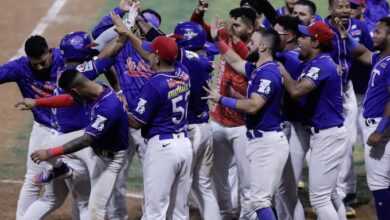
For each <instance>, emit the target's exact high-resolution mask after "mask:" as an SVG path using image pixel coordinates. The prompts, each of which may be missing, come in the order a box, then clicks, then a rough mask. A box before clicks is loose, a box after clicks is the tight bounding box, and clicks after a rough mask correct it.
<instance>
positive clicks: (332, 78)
mask: <svg viewBox="0 0 390 220" xmlns="http://www.w3.org/2000/svg"><path fill="white" fill-rule="evenodd" d="M302 77H304V78H306V79H308V80H310V82H311V83H312V84H313V86H314V87H315V89H314V90H313V91H312V92H311V93H310V94H308V95H307V96H306V101H305V114H306V116H307V119H308V123H309V125H310V126H312V127H315V128H317V129H325V128H330V127H334V126H339V125H342V124H343V123H344V118H343V115H342V114H343V98H342V82H341V76H340V75H339V73H338V72H337V66H336V64H335V63H334V61H333V60H332V58H331V57H330V56H329V55H328V54H320V55H318V56H317V57H316V58H314V59H312V60H311V61H309V62H308V63H307V65H306V67H305V69H304V70H303V72H302Z"/></svg>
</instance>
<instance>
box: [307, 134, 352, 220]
mask: <svg viewBox="0 0 390 220" xmlns="http://www.w3.org/2000/svg"><path fill="white" fill-rule="evenodd" d="M347 144H348V131H347V129H346V128H345V127H340V128H337V127H334V128H329V129H325V130H321V131H320V132H319V133H314V134H312V136H311V140H310V147H311V153H310V160H309V197H310V203H311V205H312V206H313V207H314V208H315V210H316V213H317V216H318V219H319V220H325V219H345V218H346V217H345V208H343V204H342V202H338V201H336V200H339V201H341V200H340V199H339V198H337V194H335V196H332V193H333V192H334V190H336V184H337V178H338V175H339V171H340V166H341V162H342V159H343V155H344V153H345V150H346V147H347ZM333 204H337V205H340V207H336V208H335V207H334V205H333ZM336 210H337V211H336Z"/></svg>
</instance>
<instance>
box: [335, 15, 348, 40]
mask: <svg viewBox="0 0 390 220" xmlns="http://www.w3.org/2000/svg"><path fill="white" fill-rule="evenodd" d="M333 21H334V23H335V26H336V28H337V29H338V30H339V32H340V35H341V38H342V39H347V38H348V31H347V30H346V29H345V27H344V25H343V24H342V23H341V21H340V19H339V18H334V19H333Z"/></svg>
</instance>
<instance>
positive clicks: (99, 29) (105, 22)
mask: <svg viewBox="0 0 390 220" xmlns="http://www.w3.org/2000/svg"><path fill="white" fill-rule="evenodd" d="M112 11H113V12H114V13H115V14H117V15H119V16H120V17H123V16H124V15H125V13H123V12H122V10H121V9H120V8H119V7H116V8H114V9H113V10H112ZM113 25H114V22H113V21H112V19H111V17H110V14H107V15H106V16H104V17H103V18H102V20H100V21H99V23H98V24H97V25H96V26H95V27H94V28H93V29H92V37H93V39H96V38H97V37H99V35H100V34H101V33H103V32H104V31H105V30H107V29H108V28H110V27H112V26H113Z"/></svg>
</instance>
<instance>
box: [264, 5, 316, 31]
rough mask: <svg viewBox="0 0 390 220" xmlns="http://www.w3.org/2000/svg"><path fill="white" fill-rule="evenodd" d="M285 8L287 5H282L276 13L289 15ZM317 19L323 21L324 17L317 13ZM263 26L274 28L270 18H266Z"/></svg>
mask: <svg viewBox="0 0 390 220" xmlns="http://www.w3.org/2000/svg"><path fill="white" fill-rule="evenodd" d="M285 8H286V6H282V7H280V8H278V9H277V10H276V15H277V16H283V15H287V14H286V10H285ZM317 21H322V18H321V16H320V15H319V14H315V15H314V22H317ZM263 26H264V27H265V28H273V27H272V25H271V23H270V22H269V20H268V19H264V21H263Z"/></svg>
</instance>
